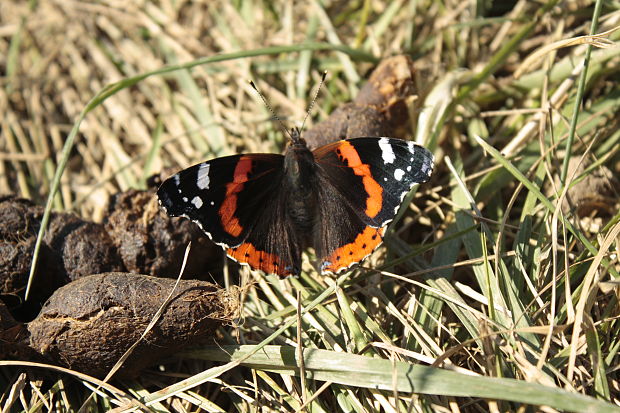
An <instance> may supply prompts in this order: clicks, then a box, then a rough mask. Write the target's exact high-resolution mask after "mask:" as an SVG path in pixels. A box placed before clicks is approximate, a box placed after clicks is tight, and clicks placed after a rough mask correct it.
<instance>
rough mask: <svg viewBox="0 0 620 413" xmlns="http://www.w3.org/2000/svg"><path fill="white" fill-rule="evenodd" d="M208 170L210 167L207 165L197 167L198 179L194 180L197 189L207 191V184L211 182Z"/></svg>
mask: <svg viewBox="0 0 620 413" xmlns="http://www.w3.org/2000/svg"><path fill="white" fill-rule="evenodd" d="M209 168H211V165H209V164H208V163H203V164H200V166H199V167H198V179H197V180H196V186H198V188H199V189H209V183H210V182H211V180H210V179H209ZM194 199H196V198H194Z"/></svg>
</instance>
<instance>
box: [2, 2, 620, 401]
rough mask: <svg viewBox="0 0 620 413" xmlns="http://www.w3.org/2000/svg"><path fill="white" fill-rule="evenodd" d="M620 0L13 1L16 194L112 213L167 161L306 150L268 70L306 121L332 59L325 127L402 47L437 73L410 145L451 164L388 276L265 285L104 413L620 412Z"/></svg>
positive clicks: (5, 189) (321, 109) (24, 396)
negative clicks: (237, 313) (135, 409)
mask: <svg viewBox="0 0 620 413" xmlns="http://www.w3.org/2000/svg"><path fill="white" fill-rule="evenodd" d="M619 6H620V3H618V2H617V1H613V0H609V1H600V0H599V1H596V2H592V1H564V2H562V1H557V0H548V1H543V2H531V1H514V2H493V1H468V2H461V1H454V0H447V1H437V2H435V1H425V0H419V1H416V0H410V1H407V0H395V1H391V2H387V1H375V0H364V1H362V0H359V1H355V0H353V1H348V2H340V1H318V0H313V1H309V2H293V1H287V0H281V1H280V0H274V1H267V0H265V1H245V0H236V1H231V2H228V1H207V0H203V1H183V0H177V1H173V0H160V1H154V0H142V1H135V2H125V1H116V0H100V1H92V2H91V1H78V0H41V1H18V0H3V1H2V2H1V3H0V75H1V77H0V81H1V87H0V114H1V117H0V121H1V127H2V134H1V135H0V193H16V194H19V195H20V196H23V197H27V198H31V199H33V200H35V201H36V202H38V203H40V204H45V202H46V200H47V197H48V195H49V194H50V190H51V188H52V186H53V185H54V184H53V182H54V176H55V173H56V174H57V175H58V178H59V180H58V181H57V183H58V192H57V194H56V196H55V197H53V199H52V204H51V205H52V206H53V208H54V209H56V210H66V211H75V212H77V213H78V214H80V215H81V216H83V217H85V218H88V219H92V220H95V221H99V220H101V219H102V217H103V214H104V211H105V208H106V205H107V202H108V201H109V199H110V196H111V195H113V194H115V193H117V192H119V191H123V190H127V189H129V188H146V181H147V178H148V177H149V176H150V175H152V174H154V173H158V172H159V171H161V170H162V169H163V168H164V167H173V168H176V169H180V168H183V167H187V166H189V165H191V164H194V163H196V162H199V161H201V160H204V159H208V158H211V157H215V156H220V155H224V154H231V153H237V152H280V151H282V149H283V146H284V144H285V142H286V139H285V137H283V136H282V134H281V133H280V130H279V129H278V127H277V126H276V125H274V124H273V123H272V122H270V121H269V117H270V115H269V113H268V112H267V110H266V109H265V107H264V106H263V104H262V103H261V102H260V101H259V100H258V99H257V97H256V95H255V93H254V92H253V91H252V89H251V88H250V87H249V86H248V84H247V80H248V79H253V80H254V81H255V82H256V84H257V85H258V87H259V88H260V90H261V91H262V92H263V93H264V94H265V95H266V97H267V99H268V100H269V101H270V102H271V104H272V105H273V106H274V107H275V108H276V111H277V113H278V114H280V115H281V116H282V118H283V119H284V120H285V121H286V122H287V123H288V124H289V125H292V124H295V122H296V121H301V120H302V119H303V118H304V115H305V111H306V108H307V105H308V102H309V99H310V97H311V96H312V91H313V90H314V87H315V86H316V84H317V81H318V79H319V78H320V74H321V72H322V71H323V70H327V71H328V72H329V76H328V78H327V82H326V85H325V87H324V89H323V91H322V92H321V95H320V97H319V99H318V101H317V104H316V109H315V111H314V113H312V118H313V119H312V120H311V121H314V122H316V121H319V120H321V119H324V118H325V117H326V116H328V115H329V113H330V112H331V111H332V110H333V109H334V108H336V107H338V105H340V104H342V103H345V102H348V101H350V100H351V99H352V98H354V97H355V95H356V93H357V91H358V90H359V89H360V87H361V86H362V85H363V84H364V82H365V79H366V78H367V75H368V73H369V72H370V71H371V70H372V68H373V67H375V66H376V64H377V63H378V61H379V60H380V59H381V58H383V57H387V56H391V55H395V54H406V55H409V56H410V57H411V58H412V59H413V60H414V62H415V67H416V70H417V74H416V76H417V78H416V81H417V89H418V90H417V96H416V98H415V99H412V100H411V102H410V112H411V114H412V124H411V126H410V128H411V133H410V135H411V137H412V138H415V139H416V140H418V141H420V142H421V143H424V144H425V145H427V146H428V147H429V149H431V151H433V152H434V153H435V155H436V169H435V172H434V176H433V179H432V181H431V183H430V184H426V185H424V186H422V187H420V188H419V189H418V191H417V193H416V194H415V197H414V199H413V203H411V204H410V205H407V206H406V207H405V210H404V214H403V216H402V218H401V219H400V220H399V221H398V223H397V224H396V225H395V226H394V227H393V230H392V231H391V232H390V236H389V237H388V239H386V243H385V246H384V247H381V248H380V249H379V251H378V252H377V253H375V254H374V255H373V257H372V258H371V259H370V261H367V262H365V265H364V267H363V268H360V269H357V270H355V271H353V272H351V273H349V274H346V275H344V276H342V277H340V278H339V279H338V280H337V282H336V280H334V279H330V278H323V277H320V276H319V275H317V274H316V271H314V270H313V269H312V267H311V266H309V265H308V266H307V267H305V268H306V269H307V270H306V271H304V274H303V275H302V276H301V277H300V278H299V279H287V280H284V281H280V280H277V279H275V278H273V277H262V276H260V275H258V274H250V273H248V274H247V276H248V277H249V278H248V279H249V280H251V281H252V282H251V283H250V282H248V280H246V281H245V283H246V285H247V288H246V296H245V300H244V303H243V308H242V311H243V314H242V318H241V320H242V322H240V323H239V324H238V325H235V326H234V327H233V328H231V327H230V326H228V327H225V328H222V329H221V331H220V332H219V335H218V340H217V345H216V346H209V347H205V348H198V349H195V350H193V351H192V352H187V353H184V354H179V355H178V357H177V358H176V359H175V361H174V362H173V363H168V364H166V365H165V367H161V368H160V369H153V370H152V371H150V372H148V373H147V374H144V375H143V376H141V377H140V378H138V379H136V380H131V381H130V380H125V381H116V382H114V386H116V389H117V390H113V389H112V388H111V386H110V387H102V388H100V389H99V390H97V393H96V395H95V396H94V397H93V398H92V399H91V403H94V404H91V405H90V406H91V407H90V408H91V409H92V410H105V409H108V408H112V407H117V406H119V405H125V403H127V400H128V399H130V400H134V401H135V400H139V401H140V402H141V403H143V404H144V405H143V407H142V408H143V409H146V407H144V406H148V409H151V410H154V411H162V412H163V411H199V410H206V411H222V412H224V411H242V412H244V411H248V412H249V411H272V410H277V411H300V410H306V411H313V412H332V411H358V412H359V411H368V412H373V411H384V412H406V411H446V412H447V411H451V412H457V411H535V410H540V411H558V410H560V411H564V410H568V411H570V410H574V411H586V410H589V411H620V407H618V406H619V405H620V379H619V377H620V376H619V372H618V370H619V365H620V356H619V355H618V350H619V349H620V333H619V331H620V328H619V323H620V320H619V314H620V307H619V304H618V299H619V296H620V295H619V288H620V287H619V284H618V280H619V279H618V271H619V270H620V266H619V263H618V252H619V249H620V248H619V240H620V238H619V236H618V234H619V233H620V220H619V218H620V214H619V213H618V207H617V203H618V188H619V187H618V186H617V185H616V182H617V181H615V179H617V178H615V177H617V176H618V173H619V171H620V157H619V155H618V148H619V147H620V145H619V144H618V141H619V139H620V129H619V128H618V123H619V120H620V116H619V108H620V82H619V80H620V76H619V75H620V69H619V68H620V47H618V38H619V37H620V31H614V29H617V28H618V27H619V25H620V10H619ZM592 33H604V35H603V36H599V37H588V36H587V35H589V34H592ZM584 59H587V60H586V62H587V64H586V69H584V66H583V65H582V63H583V62H584ZM110 85H111V86H110ZM78 128H79V132H78ZM75 132H77V133H75ZM571 159H574V161H572V163H571ZM65 163H66V164H65ZM576 165H580V166H579V167H575V166H576ZM59 166H61V167H63V166H64V169H62V168H61V169H59ZM60 170H62V175H60V173H59V172H58V171H60ZM571 190H572V192H571ZM571 196H572V197H573V202H572V203H567V199H568V198H571ZM377 270H380V271H377ZM298 293H299V294H300V296H301V298H302V301H301V306H302V307H303V309H304V310H303V311H304V314H303V316H302V317H301V324H300V331H298V330H297V327H296V326H297V325H298V322H297V321H298V315H297V307H298V302H297V294H298ZM237 344H244V346H242V347H234V346H235V345H237ZM266 344H269V346H265V345H266ZM300 344H301V346H302V347H303V349H305V350H304V351H305V352H304V366H303V371H304V372H305V379H303V380H302V379H300V374H299V367H298V366H299V364H298V362H297V361H296V360H297V359H296V354H297V353H296V351H297V350H296V349H297V348H298V347H299V345H300ZM314 349H317V351H314ZM257 350H260V351H257ZM318 350H320V351H318ZM214 362H215V363H214ZM222 362H225V363H222ZM429 366H432V367H429ZM0 375H1V378H0V381H1V382H2V383H3V384H2V388H4V389H6V390H5V391H4V393H3V394H2V398H1V399H0V401H2V403H3V406H4V407H5V408H10V409H13V410H14V411H20V410H25V411H26V410H27V411H41V410H54V411H56V410H77V409H78V408H79V407H80V406H81V405H82V403H83V402H84V401H85V400H86V399H87V398H88V397H89V396H90V395H91V393H92V392H93V391H94V387H93V385H92V384H90V382H89V381H88V380H85V379H76V378H73V377H71V376H69V375H62V376H60V375H59V376H58V377H57V381H55V382H54V383H53V384H52V385H51V386H50V385H49V383H47V384H46V385H45V386H43V384H42V383H41V382H37V381H29V380H26V381H24V380H23V378H22V379H21V381H20V380H18V378H17V375H16V370H14V369H4V368H3V369H2V370H0ZM76 380H77V381H78V383H81V385H79V386H75V383H76ZM118 390H120V391H122V392H123V394H121V393H118V392H117V391H118ZM3 411H5V410H3Z"/></svg>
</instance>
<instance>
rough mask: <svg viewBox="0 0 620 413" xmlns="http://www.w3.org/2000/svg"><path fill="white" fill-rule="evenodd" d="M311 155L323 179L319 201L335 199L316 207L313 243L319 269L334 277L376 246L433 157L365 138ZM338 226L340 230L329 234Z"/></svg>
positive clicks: (405, 144)
mask: <svg viewBox="0 0 620 413" xmlns="http://www.w3.org/2000/svg"><path fill="white" fill-rule="evenodd" d="M313 153H314V157H315V159H316V161H317V168H318V171H319V172H318V177H319V180H320V181H324V182H321V183H320V184H319V185H318V187H319V190H320V191H322V194H321V195H320V196H319V199H335V200H337V202H322V203H321V204H320V205H319V214H320V215H321V218H320V219H319V220H318V222H319V223H320V224H319V228H317V230H316V231H315V233H316V234H315V240H314V245H315V248H316V249H317V255H318V256H319V257H320V258H321V260H322V264H321V271H322V272H331V273H337V272H339V271H341V270H344V269H346V268H349V267H350V266H352V265H353V264H356V263H358V262H359V261H361V260H363V259H364V258H366V257H367V256H368V255H370V253H372V251H373V250H374V249H375V248H376V247H377V246H379V244H381V242H382V240H383V234H384V233H385V229H386V227H387V225H388V224H389V223H390V222H391V221H392V220H393V219H394V216H395V215H396V212H397V211H398V208H399V206H400V204H401V202H402V200H403V198H404V197H405V195H406V194H407V193H408V192H409V191H410V190H411V188H412V187H413V185H415V184H417V183H422V182H426V181H428V179H429V178H430V175H431V173H432V170H433V155H432V154H431V153H430V152H429V151H428V150H427V149H425V148H424V147H422V146H420V145H416V144H414V143H413V142H407V141H403V140H400V139H392V138H370V137H369V138H355V139H348V140H342V141H338V142H334V143H331V144H329V145H325V146H322V147H320V148H318V149H316V150H315V151H314V152H313ZM342 220H344V221H342ZM340 222H346V223H347V224H346V225H343V227H346V228H344V229H343V230H341V231H340V230H334V228H333V226H334V224H338V225H341V224H339V223H340Z"/></svg>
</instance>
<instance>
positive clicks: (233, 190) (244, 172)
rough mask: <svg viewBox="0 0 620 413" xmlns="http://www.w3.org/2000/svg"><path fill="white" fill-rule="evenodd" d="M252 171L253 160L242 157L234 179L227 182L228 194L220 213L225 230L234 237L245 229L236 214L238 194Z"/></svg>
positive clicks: (234, 173)
mask: <svg viewBox="0 0 620 413" xmlns="http://www.w3.org/2000/svg"><path fill="white" fill-rule="evenodd" d="M250 172H252V160H251V159H250V158H249V157H245V156H242V157H240V158H239V162H237V166H236V167H235V172H233V181H232V182H231V183H229V184H226V196H225V197H224V202H222V205H221V206H220V210H219V215H220V218H221V222H222V227H223V229H224V231H226V232H228V233H229V234H230V235H232V236H233V237H238V236H239V235H241V231H243V226H242V225H241V224H240V223H239V219H237V217H236V216H235V212H236V211H237V194H238V193H239V192H241V190H242V189H243V183H244V182H247V180H248V176H249V174H250Z"/></svg>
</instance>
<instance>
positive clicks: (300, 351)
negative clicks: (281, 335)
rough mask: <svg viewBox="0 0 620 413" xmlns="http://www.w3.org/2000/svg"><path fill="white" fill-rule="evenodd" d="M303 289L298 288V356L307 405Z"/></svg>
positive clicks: (301, 383)
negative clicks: (303, 334)
mask: <svg viewBox="0 0 620 413" xmlns="http://www.w3.org/2000/svg"><path fill="white" fill-rule="evenodd" d="M301 327H302V324H301V291H299V290H297V358H298V360H299V361H298V363H299V382H300V385H301V404H302V405H305V404H306V400H308V390H307V389H308V388H307V383H306V365H305V364H304V347H303V346H304V343H303V340H302V331H301Z"/></svg>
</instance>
